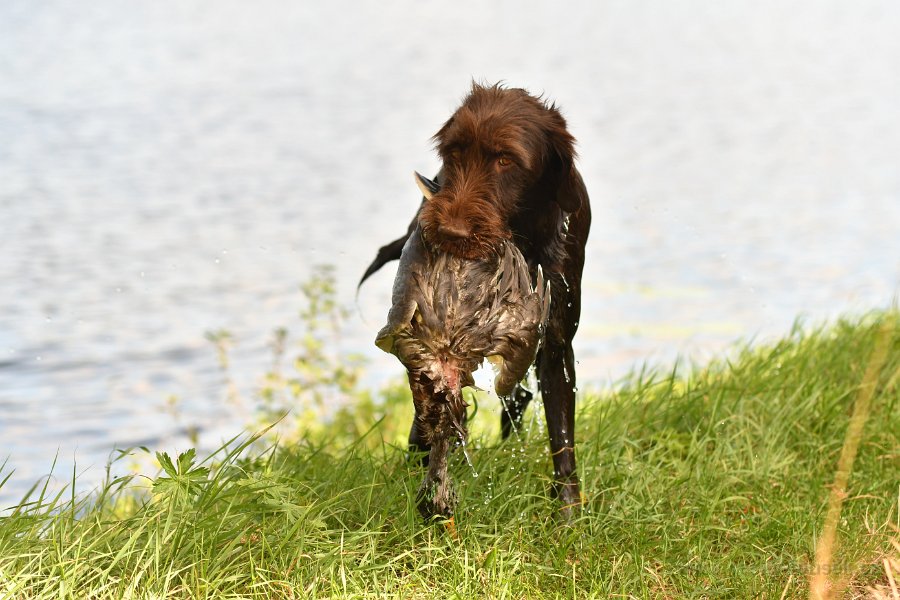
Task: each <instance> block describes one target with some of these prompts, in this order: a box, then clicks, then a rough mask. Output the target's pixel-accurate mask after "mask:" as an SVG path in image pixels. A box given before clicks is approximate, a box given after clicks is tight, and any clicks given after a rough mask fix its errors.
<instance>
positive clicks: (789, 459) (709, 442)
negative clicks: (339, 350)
mask: <svg viewBox="0 0 900 600" xmlns="http://www.w3.org/2000/svg"><path fill="white" fill-rule="evenodd" d="M885 327H889V329H888V330H886V331H888V335H889V336H890V342H889V343H890V347H889V351H888V353H887V359H886V362H885V364H884V366H883V367H882V368H881V369H880V373H879V375H878V377H879V379H878V383H877V387H876V388H875V394H874V397H873V399H872V406H871V415H870V417H869V419H868V422H867V425H866V428H865V431H864V435H863V438H862V441H861V444H860V446H859V452H858V455H857V456H856V461H855V464H854V468H853V472H852V475H851V477H850V481H849V488H848V496H847V497H846V498H845V500H844V504H843V510H842V513H841V518H840V521H839V526H838V538H837V539H838V542H837V548H836V551H835V553H834V556H833V559H832V567H831V576H832V579H833V580H835V581H837V582H838V583H840V584H841V585H843V586H846V590H847V594H849V595H851V596H852V595H854V594H862V593H864V590H865V587H866V586H867V585H877V584H879V583H884V581H885V570H884V568H883V567H882V563H881V560H882V557H883V556H885V554H886V553H890V552H891V544H890V540H891V538H892V537H894V538H895V537H896V536H897V530H896V526H897V525H898V492H900V490H898V486H900V438H898V436H900V318H898V315H897V314H896V313H887V314H884V313H882V314H879V315H873V316H870V317H867V318H865V319H862V320H857V321H853V322H846V321H844V322H840V323H837V324H835V325H833V326H830V327H828V328H825V329H820V330H816V331H812V332H802V331H800V330H799V328H798V329H796V330H795V331H793V332H791V334H790V335H789V336H787V337H786V338H785V339H783V340H782V341H779V342H777V343H775V344H774V345H767V346H760V347H747V348H745V349H743V350H739V351H737V352H735V353H734V354H733V358H731V359H730V360H724V359H723V360H721V361H718V362H714V363H713V364H711V365H708V366H706V367H704V368H702V369H699V368H698V369H694V370H692V371H690V373H687V374H678V373H677V372H673V373H672V374H666V373H653V372H647V371H646V370H644V371H642V372H637V373H635V374H633V375H632V376H630V377H628V378H627V379H626V380H625V381H623V382H622V384H621V386H618V387H617V388H616V390H615V391H613V392H607V393H603V394H590V393H586V394H583V395H582V397H581V399H580V415H579V420H578V440H579V445H578V460H579V471H580V475H581V479H582V483H583V487H584V490H585V495H586V503H585V505H584V509H583V512H582V514H581V516H580V517H579V518H578V519H577V520H576V521H575V522H573V523H571V524H570V525H563V524H561V523H559V522H558V520H557V519H556V518H555V515H556V509H557V506H556V504H555V503H554V501H553V500H552V499H551V498H549V496H548V490H549V487H550V486H549V484H550V482H549V479H548V476H549V474H550V472H551V467H550V462H549V458H548V452H547V449H546V442H545V432H544V431H543V428H542V427H541V423H542V419H541V418H538V417H537V416H536V415H535V413H534V410H535V409H539V408H540V405H539V404H538V405H536V406H535V407H533V408H532V409H529V413H528V414H527V415H526V422H527V423H528V424H529V426H528V427H526V430H525V431H523V432H522V437H521V439H518V440H510V441H508V442H507V443H502V444H501V443H499V441H498V439H497V438H498V436H497V435H496V434H495V433H494V432H495V431H496V430H497V429H499V424H498V423H497V421H496V420H495V419H494V418H493V416H492V415H491V411H490V410H487V408H488V407H482V411H481V414H479V415H477V416H476V417H475V422H476V425H477V426H478V428H479V429H480V430H481V431H482V433H480V434H476V435H475V436H474V439H473V446H474V448H473V451H472V452H471V453H470V454H471V455H472V460H473V467H474V470H473V469H472V468H470V467H469V465H467V464H466V462H465V460H463V457H462V456H461V454H460V455H459V456H457V457H456V459H455V466H454V473H455V478H456V482H457V488H458V491H459V495H460V506H459V510H458V512H457V515H456V518H455V524H456V530H457V535H456V536H453V535H451V534H450V533H449V530H448V528H446V527H445V526H442V525H440V524H437V525H426V524H424V523H423V522H422V521H421V519H420V518H419V516H418V513H417V511H416V509H415V505H414V503H415V495H416V489H417V486H418V484H419V481H420V479H421V472H420V470H419V469H418V468H416V467H415V466H413V465H411V464H410V463H409V462H408V461H407V460H406V458H405V453H404V449H402V448H398V447H395V446H392V445H389V444H387V443H382V442H380V441H379V440H380V439H381V436H380V433H381V428H389V429H390V431H396V430H397V429H398V427H399V428H402V427H403V426H404V425H400V426H398V425H397V423H398V422H404V421H405V422H406V423H408V420H409V418H410V415H409V411H410V410H411V409H410V408H409V407H408V406H404V407H403V409H400V408H399V407H398V406H392V407H391V410H390V411H388V414H387V416H385V418H384V421H382V422H381V423H380V424H379V425H376V426H374V427H373V429H372V431H370V432H369V433H368V434H367V435H365V436H363V437H359V438H357V439H356V440H355V441H351V442H350V443H347V440H346V438H345V436H341V435H339V434H338V433H335V434H334V435H333V436H332V437H331V438H329V436H328V435H321V436H316V437H315V439H314V440H311V439H307V440H305V441H302V442H300V443H297V444H291V445H285V446H284V447H281V446H270V447H265V446H263V444H264V440H265V439H266V438H265V437H258V438H250V439H246V440H243V442H240V443H238V442H234V443H233V444H231V445H230V446H228V447H226V448H223V449H222V450H221V451H220V452H218V453H217V454H215V455H213V456H212V457H209V458H207V459H206V461H204V462H203V463H199V462H197V461H196V460H195V458H194V457H193V455H192V453H190V452H189V453H185V454H184V455H183V456H181V457H180V458H178V459H172V460H169V459H168V458H167V457H165V456H163V457H161V458H162V461H161V462H162V463H163V466H164V467H165V470H164V471H163V472H162V474H161V475H159V476H157V477H156V478H155V479H154V480H152V481H148V480H144V479H140V478H135V479H127V478H126V479H120V480H115V481H111V482H110V483H109V484H108V485H106V486H105V487H104V488H102V491H100V492H98V494H97V495H95V496H92V497H90V498H81V499H78V498H76V499H72V498H70V497H67V496H65V495H61V496H56V497H48V494H47V493H46V492H45V493H43V494H42V493H41V492H40V490H35V492H34V493H33V494H32V495H31V496H30V497H29V498H28V499H26V500H25V501H24V502H23V503H22V505H21V506H19V507H18V508H17V509H15V511H13V512H12V513H7V515H6V516H4V517H2V518H0V598H313V597H389V598H433V597H446V598H485V597H490V598H537V597H572V598H591V597H611V596H612V597H616V596H618V597H638V598H643V597H646V598H659V597H670V598H682V597H696V598H751V597H761V598H780V597H787V598H793V597H807V596H808V594H809V577H810V572H811V571H812V570H813V565H814V564H815V549H816V542H817V539H818V536H819V535H820V533H821V528H822V523H823V520H824V515H825V512H826V509H827V505H828V499H829V486H830V484H831V482H832V481H833V479H834V474H835V468H836V464H837V461H838V456H839V454H840V452H841V448H842V446H843V444H844V437H845V432H846V430H847V427H848V422H849V419H850V414H851V412H852V409H853V403H854V400H855V398H856V396H857V392H858V390H859V389H860V385H861V381H862V379H863V373H864V372H865V370H866V368H867V365H868V363H869V359H870V356H871V355H872V349H873V347H874V344H875V338H876V336H877V335H878V332H879V331H882V330H885V329H884V328H885ZM673 371H675V370H673ZM681 371H685V369H681ZM582 376H583V377H584V376H585V374H582ZM395 404H396V403H395ZM373 425H375V424H374V423H373ZM488 431H490V432H491V433H485V432H488ZM170 463H171V464H170ZM476 472H477V474H478V475H477V477H476V476H475V473H476ZM0 480H2V476H0ZM136 484H141V485H144V486H150V487H149V488H147V489H145V490H144V491H143V492H141V491H140V490H137V491H136V490H135V489H134V487H133V486H134V485H136Z"/></svg>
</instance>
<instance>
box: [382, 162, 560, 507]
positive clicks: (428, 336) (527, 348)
mask: <svg viewBox="0 0 900 600" xmlns="http://www.w3.org/2000/svg"><path fill="white" fill-rule="evenodd" d="M416 182H417V184H418V185H419V186H420V188H421V189H422V192H423V194H424V196H425V201H426V202H428V201H429V200H430V199H431V196H432V195H433V194H434V193H435V192H437V190H438V189H439V186H438V184H436V183H435V182H433V181H431V180H429V179H427V178H425V177H423V176H421V175H419V174H418V173H416ZM549 308H550V287H549V282H545V281H544V277H543V273H542V272H541V269H540V267H538V269H537V276H536V278H535V281H534V282H532V279H531V275H530V273H529V269H528V265H527V263H526V262H525V259H524V258H523V256H522V254H521V252H520V251H519V250H518V249H517V248H516V246H515V245H514V244H512V243H510V242H504V243H502V244H501V246H500V247H498V248H497V249H496V252H495V253H494V254H492V255H491V256H489V257H487V258H485V259H464V258H459V257H457V256H454V255H452V254H449V253H446V252H442V251H440V250H437V249H436V248H433V247H432V246H431V245H429V243H428V241H427V240H426V239H425V238H424V237H423V233H422V229H421V227H416V229H415V230H414V231H413V233H412V235H410V237H409V240H407V242H406V245H405V246H404V247H403V253H402V255H401V257H400V265H399V267H398V269H397V275H396V277H395V279H394V287H393V293H392V301H391V309H390V312H389V313H388V321H387V324H386V325H385V326H384V327H383V328H382V329H381V331H379V332H378V335H377V337H376V340H375V344H376V345H377V346H378V347H379V348H381V349H382V350H384V351H385V352H389V353H391V354H394V355H396V356H397V358H398V359H399V360H400V362H401V363H402V364H403V366H404V367H406V371H407V375H408V378H409V385H410V389H411V390H412V395H413V403H414V405H415V413H416V414H415V421H414V423H413V432H412V433H411V435H410V441H411V445H416V446H418V447H419V448H420V449H422V450H428V452H429V454H428V457H427V459H426V460H425V461H424V462H426V463H427V465H428V472H427V474H426V476H425V480H424V481H423V483H422V487H421V488H420V490H419V503H418V504H419V511H420V512H421V513H422V515H423V516H425V517H426V518H428V517H431V516H443V517H449V516H451V515H452V512H453V507H454V505H455V496H454V494H453V490H452V486H451V484H450V480H449V477H448V474H447V458H448V454H449V452H450V450H451V449H452V448H453V447H454V446H455V445H456V443H457V442H460V443H465V440H466V435H467V432H466V423H465V419H466V411H465V409H466V403H465V401H464V400H463V397H462V388H463V387H465V386H471V385H474V380H473V378H472V373H473V372H474V371H475V370H476V369H478V367H479V366H480V365H481V364H482V362H483V361H484V359H485V358H486V359H488V361H490V362H491V363H492V364H493V365H494V367H495V370H496V377H495V379H494V388H495V390H496V392H497V395H498V396H500V398H501V400H504V399H506V398H508V397H509V396H510V394H511V393H512V392H513V389H514V387H515V385H516V384H517V383H519V382H520V381H521V380H522V379H523V378H524V377H525V375H526V373H527V371H528V368H529V367H530V366H531V364H532V363H533V362H534V358H535V355H536V353H537V350H538V346H539V344H540V340H541V336H542V334H543V327H544V323H545V322H546V320H547V314H548V312H549Z"/></svg>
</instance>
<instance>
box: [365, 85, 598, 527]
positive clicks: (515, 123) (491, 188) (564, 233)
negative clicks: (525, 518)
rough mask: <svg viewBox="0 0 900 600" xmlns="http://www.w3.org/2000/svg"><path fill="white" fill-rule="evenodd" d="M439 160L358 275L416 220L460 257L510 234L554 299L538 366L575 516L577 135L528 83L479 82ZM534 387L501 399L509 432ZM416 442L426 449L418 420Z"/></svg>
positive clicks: (443, 138)
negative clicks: (411, 207) (423, 190)
mask: <svg viewBox="0 0 900 600" xmlns="http://www.w3.org/2000/svg"><path fill="white" fill-rule="evenodd" d="M434 141H435V143H436V147H437V151H438V154H439V155H440V158H441V161H442V163H443V165H442V167H441V169H440V171H439V173H438V175H437V177H436V178H435V179H436V182H437V184H438V185H439V189H438V191H437V192H436V193H435V194H434V197H433V198H431V199H430V200H429V201H427V202H423V204H422V205H421V207H420V209H419V212H418V213H417V214H416V216H415V218H414V219H413V222H412V223H411V224H410V226H409V228H408V230H407V233H406V234H405V235H404V236H402V237H400V238H399V239H397V240H394V241H393V242H391V243H390V244H387V245H386V246H384V247H382V248H381V249H380V250H379V251H378V255H377V256H376V258H375V260H374V261H373V262H372V264H371V265H370V266H369V268H368V269H367V270H366V272H365V274H364V275H363V277H362V279H361V281H360V284H362V282H363V281H365V280H366V278H368V277H369V276H370V275H371V274H372V273H374V272H375V271H377V270H378V269H379V268H381V267H382V266H383V265H384V264H386V263H387V262H389V261H391V260H395V259H398V258H400V255H401V253H402V249H403V246H404V244H406V242H407V240H408V239H409V238H410V236H411V235H412V234H413V232H414V231H415V230H416V228H417V227H421V231H422V236H423V238H424V239H425V240H427V242H428V243H429V244H432V245H433V246H434V247H436V248H439V249H440V250H441V251H443V252H446V253H449V254H452V255H454V256H457V257H460V258H467V259H476V260H485V259H486V258H487V257H489V256H491V255H493V254H495V253H497V252H498V248H500V247H502V245H503V244H504V243H505V242H507V241H510V242H512V243H513V244H515V246H516V247H517V248H518V250H519V251H520V252H521V254H522V256H523V257H524V259H525V261H526V263H527V265H528V269H529V271H530V274H531V278H532V281H533V282H535V281H537V275H538V267H541V268H542V270H543V273H544V274H545V276H546V277H547V278H548V279H549V282H550V288H551V296H552V302H551V304H550V313H549V317H548V319H547V324H546V328H545V331H544V339H543V342H542V346H541V348H540V350H539V351H538V353H537V358H536V360H535V365H536V368H537V377H538V382H539V385H540V391H541V395H542V398H543V402H544V414H545V416H546V420H547V429H548V432H549V435H550V451H551V456H552V458H553V468H554V471H553V472H554V486H553V488H554V492H555V494H556V496H557V497H558V498H559V500H560V501H561V503H562V506H563V513H564V516H567V517H568V516H570V515H571V514H572V510H573V508H574V507H575V506H577V505H579V504H580V502H581V496H580V491H579V483H578V475H577V473H576V468H575V386H576V378H575V356H574V353H573V351H572V339H573V338H574V336H575V332H576V331H577V329H578V322H579V318H580V314H581V274H582V270H583V267H584V247H585V243H586V241H587V237H588V231H589V229H590V222H591V212H590V204H589V200H588V194H587V190H586V189H585V186H584V182H583V181H582V179H581V175H580V174H579V172H578V170H577V169H576V168H575V164H574V161H575V157H576V154H575V148H574V143H575V139H574V138H573V137H572V135H571V134H570V133H569V131H568V129H567V127H566V121H565V119H564V118H563V116H562V115H561V114H560V112H559V110H558V109H557V108H556V106H555V105H553V104H548V103H546V102H544V101H543V100H542V99H540V98H536V97H534V96H532V95H530V94H529V93H528V92H526V91H525V90H522V89H515V88H505V87H503V86H501V85H499V84H498V85H493V86H482V85H478V84H473V86H472V90H471V91H470V92H469V94H468V95H467V96H466V98H465V99H464V100H463V102H462V105H461V106H460V107H459V108H458V109H457V110H456V112H455V113H454V114H453V115H452V116H451V117H450V119H449V120H448V121H447V122H446V123H444V125H443V127H441V128H440V130H439V131H438V132H437V134H435V136H434ZM530 400H531V393H530V392H528V391H527V390H525V389H524V388H522V387H521V386H518V387H517V389H516V391H515V392H514V393H513V394H512V396H511V398H510V399H509V401H508V402H506V403H505V406H504V413H503V415H502V417H501V427H502V432H503V436H504V437H507V436H509V434H510V432H511V431H512V430H513V428H514V427H517V426H518V425H519V424H520V423H521V419H522V414H523V413H524V411H525V408H526V407H527V405H528V403H529V402H530ZM409 442H410V446H411V447H413V448H417V449H419V450H422V451H429V450H430V448H429V445H428V442H427V440H426V439H424V437H423V435H422V432H420V431H419V429H418V426H417V424H416V422H415V421H414V423H413V428H412V431H411V432H410V436H409Z"/></svg>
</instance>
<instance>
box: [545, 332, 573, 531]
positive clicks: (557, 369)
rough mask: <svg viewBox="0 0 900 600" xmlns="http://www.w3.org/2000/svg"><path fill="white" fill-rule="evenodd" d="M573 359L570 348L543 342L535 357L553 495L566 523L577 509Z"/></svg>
mask: <svg viewBox="0 0 900 600" xmlns="http://www.w3.org/2000/svg"><path fill="white" fill-rule="evenodd" d="M574 366H575V355H574V353H573V352H572V346H571V344H568V343H565V342H559V341H550V340H547V341H545V345H544V347H543V348H541V350H540V353H539V355H538V377H539V380H540V386H541V396H542V398H543V401H544V415H545V416H546V418H547V430H548V432H549V434H550V452H551V455H552V456H553V479H554V485H553V491H554V493H555V495H556V496H557V497H558V498H559V500H560V502H561V503H562V509H561V512H562V516H563V518H564V519H566V520H570V519H571V518H572V517H573V516H574V514H575V511H576V509H577V507H578V506H580V505H581V492H580V489H579V485H578V473H576V471H575V368H574Z"/></svg>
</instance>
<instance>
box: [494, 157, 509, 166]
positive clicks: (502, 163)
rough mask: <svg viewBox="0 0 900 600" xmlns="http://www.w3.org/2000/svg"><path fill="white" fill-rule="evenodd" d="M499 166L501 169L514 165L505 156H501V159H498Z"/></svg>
mask: <svg viewBox="0 0 900 600" xmlns="http://www.w3.org/2000/svg"><path fill="white" fill-rule="evenodd" d="M497 164H498V165H500V166H501V167H508V166H509V165H511V164H512V161H511V160H509V159H508V158H506V157H505V156H501V157H500V158H498V159H497Z"/></svg>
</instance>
